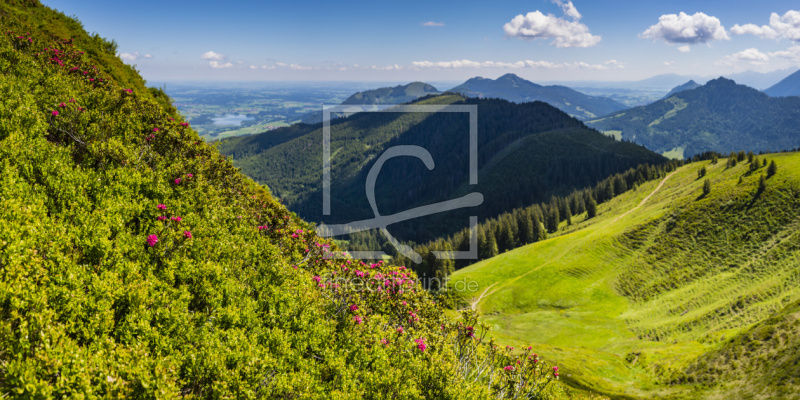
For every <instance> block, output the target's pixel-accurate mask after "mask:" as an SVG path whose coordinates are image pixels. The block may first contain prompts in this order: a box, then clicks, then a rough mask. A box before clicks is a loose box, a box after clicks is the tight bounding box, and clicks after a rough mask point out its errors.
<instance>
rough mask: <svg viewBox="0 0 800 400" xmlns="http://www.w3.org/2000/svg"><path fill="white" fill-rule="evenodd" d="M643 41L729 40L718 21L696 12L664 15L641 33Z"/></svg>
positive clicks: (690, 41) (687, 42)
mask: <svg viewBox="0 0 800 400" xmlns="http://www.w3.org/2000/svg"><path fill="white" fill-rule="evenodd" d="M641 37H643V38H645V39H661V40H663V41H665V42H667V43H685V44H697V43H706V42H710V41H712V40H729V39H730V37H729V36H728V33H727V32H725V27H724V26H722V24H720V22H719V19H718V18H716V17H712V16H709V15H706V14H704V13H701V12H698V13H695V14H694V15H688V14H686V13H684V12H681V13H680V14H678V15H675V14H665V15H662V16H661V17H659V18H658V23H657V24H655V25H653V26H651V27H649V28H647V30H646V31H644V32H642V34H641Z"/></svg>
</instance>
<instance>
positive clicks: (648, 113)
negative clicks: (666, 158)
mask: <svg viewBox="0 0 800 400" xmlns="http://www.w3.org/2000/svg"><path fill="white" fill-rule="evenodd" d="M798 121H800V97H782V98H772V97H769V96H767V95H766V94H764V93H762V92H759V91H758V90H755V89H753V88H750V87H747V86H743V85H737V84H736V83H735V82H734V81H732V80H729V79H725V78H718V79H714V80H712V81H709V82H708V83H706V84H705V85H703V86H701V87H698V88H696V89H693V90H685V91H682V92H679V93H677V94H675V95H673V96H671V97H669V98H666V99H663V100H660V101H657V102H655V103H652V104H649V105H647V106H642V107H635V108H631V109H628V110H623V111H620V112H617V113H613V114H610V115H606V116H604V117H603V118H600V119H595V120H592V121H588V122H587V124H588V125H589V126H591V127H594V128H596V129H599V130H601V131H616V132H621V135H622V138H623V139H627V140H631V141H633V142H635V143H639V144H642V145H644V146H645V147H647V148H649V149H651V150H653V151H655V152H657V153H661V154H669V155H671V156H673V157H675V158H686V157H692V156H694V155H696V154H700V153H703V152H705V151H716V152H720V153H728V152H730V151H739V150H741V149H747V150H752V151H754V152H761V151H782V150H789V149H794V148H796V147H797V146H798V143H800V124H798Z"/></svg>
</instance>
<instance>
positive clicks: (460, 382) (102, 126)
mask: <svg viewBox="0 0 800 400" xmlns="http://www.w3.org/2000/svg"><path fill="white" fill-rule="evenodd" d="M131 26H136V24H131ZM142 29H146V27H144V25H142ZM0 32H2V33H0V72H2V73H1V74H0V93H2V98H3V102H0V398H3V399H5V398H21V399H62V398H81V399H98V398H104V399H106V398H108V399H126V398H131V399H178V398H181V399H224V398H227V399H261V398H264V399H279V398H283V399H329V398H337V399H339V398H341V399H362V398H366V399H375V398H407V399H454V400H455V399H467V398H475V399H485V398H514V397H517V396H518V395H519V396H524V397H526V398H529V397H540V396H543V395H544V396H549V395H550V394H552V393H555V394H556V395H558V396H559V397H563V395H564V391H563V390H562V386H561V385H559V384H558V383H557V382H555V383H551V381H555V378H556V377H557V373H556V372H555V370H554V369H552V368H553V366H552V364H550V365H547V363H544V362H540V363H530V362H526V361H527V360H528V359H529V358H528V357H529V355H530V353H531V352H530V351H528V352H527V353H526V352H517V353H512V352H510V351H508V350H501V349H502V347H500V346H497V345H495V342H494V341H491V342H490V341H489V340H488V339H487V340H481V339H483V338H484V336H485V332H486V329H485V328H486V327H485V326H483V325H482V324H480V323H479V322H477V321H476V320H475V318H474V315H472V314H470V313H467V314H466V315H464V319H463V320H461V321H459V322H457V323H456V322H454V321H453V320H452V319H450V318H448V317H446V316H444V313H443V312H442V309H441V308H440V306H438V305H437V304H436V302H435V299H434V298H433V297H432V296H431V295H430V294H429V293H428V292H426V291H425V290H422V289H421V288H420V286H419V285H418V283H417V276H416V275H415V274H414V273H413V272H411V271H409V270H408V269H406V268H404V267H398V266H396V265H388V264H387V263H383V262H381V263H375V264H372V265H369V264H363V263H359V262H358V261H357V260H352V259H347V260H342V259H340V260H334V259H331V258H330V257H329V256H330V253H331V252H335V251H337V248H336V246H335V244H331V243H330V242H328V241H325V240H322V239H321V238H320V237H318V236H317V235H316V234H315V232H314V231H313V228H311V227H310V226H309V224H307V223H306V222H304V221H302V220H300V219H298V218H297V217H296V216H293V215H292V213H291V212H289V211H288V210H287V209H286V208H285V207H284V206H283V205H281V204H280V203H279V202H277V201H276V200H275V199H274V198H273V197H272V196H270V194H269V193H268V192H267V191H266V190H265V189H264V188H263V187H261V186H259V185H257V184H255V183H254V182H253V181H252V180H250V179H249V178H247V177H245V176H244V175H243V174H241V173H240V172H238V171H237V169H236V168H235V167H234V166H232V165H231V163H230V162H228V161H227V160H226V159H225V158H224V157H223V156H221V155H220V154H219V152H218V151H217V150H216V149H214V148H213V147H212V146H209V145H207V144H205V143H204V142H203V141H202V140H201V139H200V137H199V136H198V135H197V133H196V132H195V131H194V130H193V129H192V128H191V127H189V125H188V123H186V122H184V121H182V118H181V116H180V115H179V114H178V113H177V112H176V110H175V109H174V108H173V107H171V105H170V101H169V99H168V98H167V97H166V96H164V95H163V93H162V92H160V91H158V90H148V89H146V88H145V87H144V81H143V80H142V78H141V77H140V76H139V75H138V74H137V73H136V72H135V70H134V69H132V68H131V67H127V66H125V65H124V64H123V62H122V60H121V59H120V58H118V57H117V56H115V51H116V49H115V47H116V46H115V44H114V42H113V41H108V40H105V39H103V38H101V37H100V36H99V35H94V36H90V35H88V34H87V33H86V32H85V31H84V30H83V29H82V27H81V25H80V23H79V22H78V21H77V20H76V19H74V18H70V17H67V16H65V15H63V14H60V13H58V12H55V11H54V10H52V9H50V8H47V7H45V6H43V5H41V4H40V3H39V2H37V1H35V0H25V1H15V0H7V1H4V2H2V3H0ZM356 279H358V280H360V281H361V282H363V280H364V279H369V280H371V281H372V282H374V283H375V284H376V285H380V290H378V291H372V290H363V287H354V285H350V284H348V283H347V282H348V280H349V281H353V280H356ZM334 280H335V282H336V283H334V282H333V281H334ZM464 324H468V325H464ZM467 327H469V329H466V328H467ZM490 343H491V345H490ZM465 355H466V356H465ZM537 361H538V360H537ZM508 365H515V366H518V367H517V368H518V371H520V373H519V374H516V375H514V376H511V375H510V374H508V373H507V371H508V370H507V369H504V368H505V367H507V366H508ZM464 371H466V374H465V372H464ZM533 376H535V377H536V381H535V382H534V381H533V379H531V377H533ZM548 383H551V384H550V385H549V386H547V384H548ZM545 386H547V387H546V388H545ZM507 387H513V388H514V391H513V392H510V391H508V390H507V389H506V388H507ZM545 391H546V392H547V393H545Z"/></svg>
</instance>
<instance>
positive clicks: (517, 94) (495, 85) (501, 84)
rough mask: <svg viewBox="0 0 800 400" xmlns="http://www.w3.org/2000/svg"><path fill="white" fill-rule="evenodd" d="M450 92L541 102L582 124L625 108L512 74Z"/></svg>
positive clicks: (470, 82) (478, 80)
mask: <svg viewBox="0 0 800 400" xmlns="http://www.w3.org/2000/svg"><path fill="white" fill-rule="evenodd" d="M450 91H452V92H457V93H462V94H464V95H466V96H469V97H479V98H490V97H491V98H500V99H505V100H509V101H513V102H515V103H527V102H534V101H542V102H545V103H548V104H550V105H551V106H553V107H556V108H558V109H560V110H561V111H564V112H566V113H567V114H569V115H571V116H574V117H576V118H578V119H582V120H587V119H592V118H597V117H598V116H600V115H605V114H609V113H612V112H614V111H619V110H622V109H624V108H625V106H624V105H622V104H620V103H618V102H616V101H614V100H613V99H610V98H608V97H595V96H588V95H586V94H584V93H581V92H578V91H576V90H573V89H570V88H568V87H566V86H542V85H538V84H536V83H533V82H531V81H529V80H526V79H524V78H521V77H519V76H518V75H516V74H512V73H508V74H505V75H502V76H500V77H499V78H497V79H485V78H481V77H475V78H470V79H468V80H467V81H466V82H464V83H462V84H461V85H458V86H456V87H454V88H452V89H450Z"/></svg>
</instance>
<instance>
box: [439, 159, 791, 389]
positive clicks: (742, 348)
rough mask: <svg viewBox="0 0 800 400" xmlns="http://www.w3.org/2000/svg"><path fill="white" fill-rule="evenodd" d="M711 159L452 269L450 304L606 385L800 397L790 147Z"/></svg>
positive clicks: (588, 383)
mask: <svg viewBox="0 0 800 400" xmlns="http://www.w3.org/2000/svg"><path fill="white" fill-rule="evenodd" d="M708 158H709V159H707V160H704V161H698V162H693V163H689V164H686V165H683V166H682V167H680V168H678V169H677V170H675V171H674V172H671V173H668V174H667V175H666V176H663V177H661V178H659V179H655V180H651V181H649V182H647V183H644V184H642V185H640V186H639V187H638V188H636V189H635V190H629V191H627V192H625V193H624V194H622V195H620V196H617V197H615V198H614V199H612V200H611V201H608V202H605V203H603V204H601V205H599V206H598V207H597V213H596V215H595V216H594V217H592V218H587V217H588V215H587V214H586V213H584V214H578V215H573V216H572V225H567V224H566V223H562V225H561V227H560V228H559V231H558V233H556V234H553V235H550V236H549V237H548V238H547V239H546V240H542V241H539V242H536V243H533V244H529V245H526V246H523V247H520V248H517V249H514V250H510V251H507V252H504V253H501V254H499V255H497V256H495V257H492V258H489V259H487V260H484V261H481V262H479V263H476V264H474V265H471V266H468V267H466V268H463V269H460V270H458V271H456V272H455V273H454V274H453V275H452V276H451V285H450V287H451V288H452V287H456V285H459V284H462V282H477V284H476V285H475V286H476V290H473V291H461V292H458V293H457V294H459V295H460V298H456V299H454V301H453V303H454V304H460V307H469V308H473V309H475V310H478V311H481V312H482V313H483V314H484V320H485V321H486V322H487V323H489V324H491V325H492V326H493V327H495V331H494V333H495V335H496V337H498V338H502V339H504V340H509V341H515V342H517V343H528V342H532V343H535V344H534V346H541V347H546V348H549V349H552V350H553V351H557V352H558V354H559V356H560V357H561V360H562V364H564V365H567V366H573V367H575V366H580V367H581V368H580V370H579V371H577V372H576V373H574V374H572V375H571V376H570V377H569V378H567V379H569V380H570V381H571V382H574V383H575V384H576V385H577V386H580V387H586V388H590V389H592V390H596V391H599V392H602V393H604V394H606V395H609V396H611V397H612V398H637V399H638V398H653V399H655V398H661V399H663V398H670V399H687V400H688V399H756V398H763V399H795V398H797V394H798V390H800V375H798V359H799V358H800V353H799V352H798V346H799V345H800V342H798V340H800V330H798V325H800V285H798V284H797V282H798V277H800V265H798V261H797V260H798V257H800V235H799V234H798V224H800V153H797V152H794V153H782V154H766V155H759V156H755V155H746V154H745V153H741V154H737V155H734V157H733V158H729V159H727V160H726V159H724V158H720V157H718V156H717V155H713V154H712V155H710V157H708ZM462 285H463V284H462Z"/></svg>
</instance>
